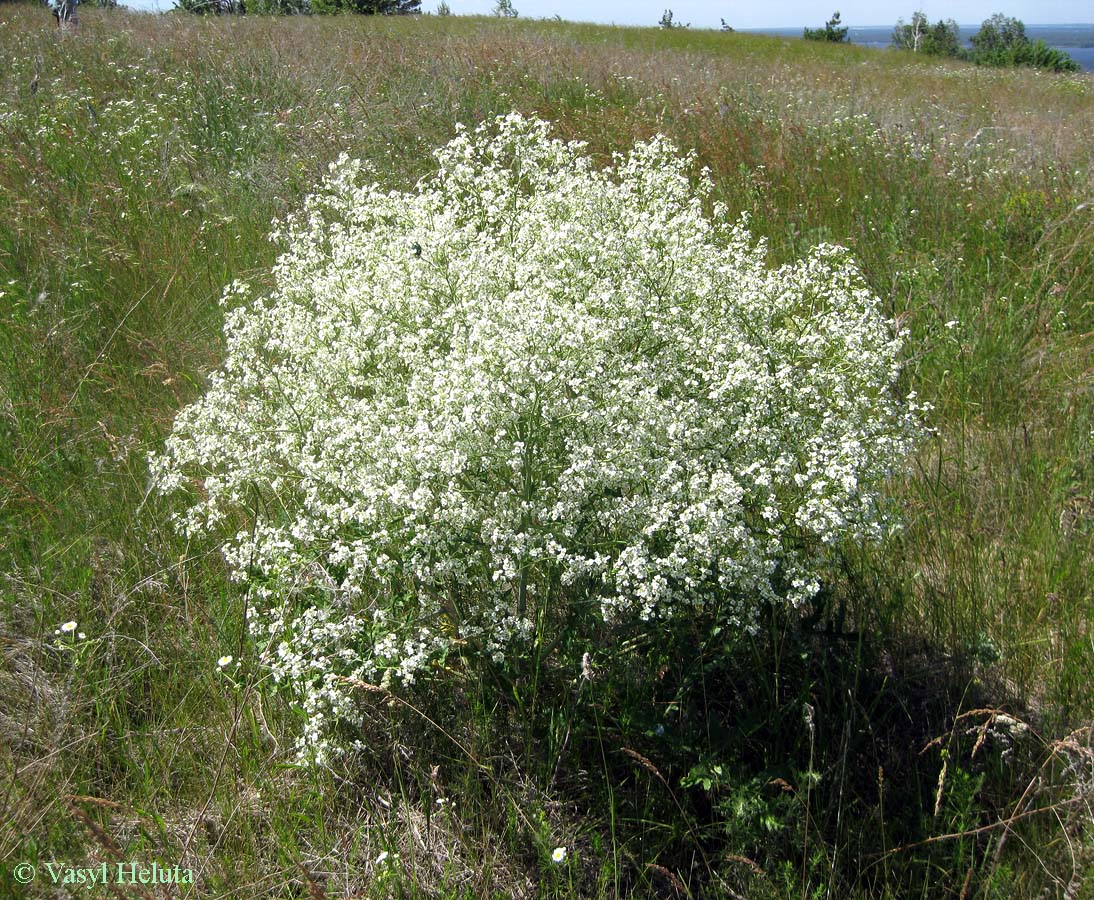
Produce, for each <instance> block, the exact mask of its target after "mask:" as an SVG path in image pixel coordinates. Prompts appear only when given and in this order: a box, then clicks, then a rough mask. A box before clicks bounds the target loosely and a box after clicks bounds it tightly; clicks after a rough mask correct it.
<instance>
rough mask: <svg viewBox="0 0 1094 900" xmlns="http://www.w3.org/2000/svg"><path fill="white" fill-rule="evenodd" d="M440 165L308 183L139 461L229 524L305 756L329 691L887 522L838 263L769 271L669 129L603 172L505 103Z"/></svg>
mask: <svg viewBox="0 0 1094 900" xmlns="http://www.w3.org/2000/svg"><path fill="white" fill-rule="evenodd" d="M436 157H437V162H438V171H437V173H436V174H435V175H434V176H432V177H431V178H429V179H426V180H425V181H424V182H423V183H422V184H421V185H419V187H418V189H417V190H416V191H413V192H410V193H401V192H385V191H383V190H381V188H380V187H379V186H377V185H375V184H372V183H369V180H368V178H367V169H366V167H365V166H364V165H363V164H362V163H360V162H355V161H350V160H348V159H346V158H344V157H343V158H342V159H340V160H339V161H338V162H337V163H335V164H334V165H333V166H332V172H331V175H330V177H329V179H328V180H327V182H326V183H325V185H324V186H323V188H322V190H321V191H320V192H319V193H318V194H317V195H315V196H314V197H312V198H310V199H309V201H308V203H307V205H306V209H305V211H304V213H303V214H301V215H300V216H299V217H297V218H296V219H294V220H291V221H290V222H289V223H288V224H287V226H286V228H285V233H284V235H282V236H283V237H284V238H285V239H287V242H288V250H287V252H286V253H285V254H284V255H283V256H282V257H281V259H280V261H279V263H278V264H277V266H276V268H275V270H274V286H273V289H272V290H271V291H270V292H269V293H267V294H266V295H264V296H260V297H256V298H252V299H250V300H247V299H246V295H247V289H246V288H244V287H243V286H242V285H238V284H237V285H233V286H232V287H231V288H230V289H229V290H228V291H227V292H226V301H230V302H232V303H233V304H234V308H233V309H232V310H231V311H230V312H229V314H228V316H227V322H226V326H225V330H226V335H227V341H228V350H227V358H226V360H225V363H224V366H223V368H222V370H221V371H220V372H219V373H217V374H215V375H214V376H213V377H212V379H211V381H210V384H209V388H208V392H207V393H206V394H205V396H204V397H203V398H202V399H200V400H199V401H198V402H196V403H195V404H193V405H192V406H190V407H189V408H187V409H185V410H183V411H182V412H181V413H180V414H179V416H178V418H177V420H176V423H175V430H174V434H173V435H172V436H171V437H170V439H169V440H168V441H167V444H166V448H165V450H164V452H163V453H162V455H159V456H157V457H155V458H154V459H153V470H154V474H155V477H156V479H157V482H158V484H159V486H160V488H161V489H162V490H164V491H177V490H185V491H188V492H190V496H191V502H190V503H189V505H188V506H187V509H186V512H185V513H184V514H182V515H181V516H180V525H181V527H182V528H184V529H185V530H186V531H187V532H188V533H192V534H197V533H203V532H208V531H210V530H212V529H221V528H225V527H227V528H228V529H229V530H230V531H231V530H233V529H235V528H238V531H235V532H234V534H231V536H230V538H229V540H228V542H227V545H226V547H227V549H226V553H227V558H228V561H229V563H230V565H231V568H232V570H233V572H234V574H235V576H236V577H238V578H239V579H243V580H246V581H248V582H249V583H250V585H251V587H252V589H253V593H252V596H253V597H255V598H256V602H255V603H254V604H253V607H254V609H253V612H252V620H251V623H250V627H251V629H252V634H254V635H255V636H256V637H257V638H258V639H259V640H258V644H259V649H260V651H261V654H262V661H263V662H264V664H265V665H267V666H268V667H269V668H270V669H271V670H272V673H273V675H274V677H275V678H277V679H278V680H288V681H290V682H291V683H292V685H294V686H295V687H297V688H299V689H300V690H301V691H302V696H303V703H304V708H305V709H306V711H307V713H308V716H309V721H310V726H309V728H308V731H307V734H306V735H305V737H304V748H305V749H307V750H309V751H317V752H320V753H321V752H324V749H325V747H326V743H327V735H328V734H329V730H328V725H329V724H331V720H332V719H349V720H351V721H352V719H353V703H352V700H351V698H352V691H353V688H352V686H351V685H350V683H349V682H348V681H347V680H346V679H355V680H363V681H368V682H373V683H382V684H383V685H385V686H389V685H393V684H398V683H412V682H414V681H415V679H417V678H420V677H422V676H423V675H424V674H425V673H427V672H428V671H430V669H431V668H434V667H437V666H439V664H440V663H441V662H442V661H443V660H444V659H445V658H446V657H447V656H448V655H450V654H452V653H453V652H458V653H459V654H460V655H461V656H462V657H463V658H464V659H466V660H472V661H474V660H492V661H494V662H501V661H503V660H506V659H508V658H510V657H511V656H513V657H519V656H520V655H521V654H526V653H527V652H528V649H529V647H530V646H531V642H532V641H533V640H540V641H543V642H544V644H549V640H548V638H550V637H551V636H552V635H554V634H557V633H558V632H559V631H560V630H562V629H565V628H567V627H571V628H572V627H574V622H575V621H577V620H578V619H579V618H580V617H582V616H586V617H588V616H590V611H593V612H594V613H595V615H593V616H592V618H593V619H595V620H596V621H600V622H602V623H607V624H608V625H611V624H612V623H617V622H621V621H629V622H631V623H633V622H639V623H643V622H645V623H650V624H649V626H648V627H651V628H652V627H656V625H655V623H656V622H657V621H659V620H663V619H668V618H670V617H674V616H680V615H687V614H689V613H696V612H699V611H709V610H711V609H716V610H717V615H718V617H719V621H720V623H721V624H723V625H724V626H726V627H737V628H747V627H749V626H750V625H751V624H752V623H753V622H754V618H755V615H756V612H757V610H758V609H759V607H760V605H761V604H762V603H764V602H769V603H791V604H800V603H802V602H804V601H807V600H808V599H809V598H810V597H811V596H812V595H813V594H814V593H815V592H816V591H817V590H818V588H819V581H818V579H819V571H820V567H821V566H822V564H823V563H824V560H825V554H826V552H827V551H828V550H829V549H830V548H831V546H832V545H834V544H836V543H837V542H839V541H842V540H844V539H847V538H877V537H879V536H880V535H881V534H882V533H883V531H884V529H885V527H886V526H885V522H884V517H883V516H882V514H881V512H880V510H879V505H878V490H879V486H880V484H881V482H882V480H883V478H884V477H885V476H886V475H887V474H888V473H889V472H890V470H891V468H892V466H893V465H894V464H896V463H897V462H898V461H899V460H900V459H901V458H902V457H903V456H904V455H905V453H906V452H907V450H908V449H909V447H910V445H911V442H912V441H913V439H914V435H915V426H914V421H913V419H914V415H915V413H916V410H915V409H914V407H913V406H912V405H903V406H902V405H901V404H899V403H898V401H897V400H896V399H895V397H894V394H893V390H892V388H893V381H894V378H895V377H896V375H897V372H898V363H897V357H898V351H899V338H898V337H897V336H894V334H893V333H892V328H891V323H890V322H888V321H887V320H886V319H885V318H884V316H883V314H882V311H881V308H880V302H879V301H878V299H877V298H876V297H874V296H873V295H872V294H871V293H870V292H869V291H868V290H867V289H866V288H865V286H864V285H863V283H862V280H861V278H860V276H859V274H858V272H857V270H856V269H855V267H854V265H853V263H852V262H851V261H850V260H849V259H848V257H847V254H846V253H845V252H844V251H843V250H841V249H839V248H836V247H832V246H820V247H817V248H816V249H815V250H814V251H813V252H812V253H811V254H810V255H809V256H808V258H806V259H804V260H803V261H801V262H800V263H797V264H794V265H787V266H783V267H782V268H779V269H774V270H772V269H770V268H768V267H767V266H766V265H765V263H764V254H765V248H764V246H763V244H762V242H758V241H755V240H754V239H753V238H752V237H750V235H749V233H748V232H747V230H746V227H745V223H740V224H737V225H727V224H724V222H723V220H724V218H725V211H724V210H723V209H722V208H720V207H719V206H718V205H717V204H715V205H714V214H713V217H712V218H708V217H706V216H705V215H704V213H703V202H704V200H707V199H709V195H710V192H711V187H712V186H711V183H710V181H709V179H708V178H707V177H706V175H705V173H703V174H702V175H701V176H700V177H699V179H698V184H697V186H693V185H692V184H691V183H690V182H689V179H688V176H687V173H688V171H689V168H690V166H691V164H692V162H693V161H692V160H690V159H687V158H680V157H679V155H678V154H677V152H676V151H675V150H674V148H673V147H672V146H671V145H670V144H669V143H668V142H667V141H665V140H664V139H662V138H654V139H653V140H651V141H650V142H648V143H643V144H638V145H637V146H635V148H634V150H633V151H632V152H631V153H630V154H629V155H627V156H619V157H617V158H616V160H615V163H614V167H613V168H610V169H608V170H605V171H601V170H598V169H597V168H595V167H594V166H593V164H592V163H591V161H590V160H589V159H588V158H586V157H585V156H583V155H582V145H580V144H577V143H563V142H560V141H557V140H553V139H551V137H550V136H549V131H548V126H547V125H546V124H545V123H543V122H539V121H529V120H526V119H523V118H521V117H520V116H517V115H511V116H508V117H505V118H502V119H499V120H498V121H497V122H495V123H493V124H492V125H491V126H490V127H485V126H484V127H480V128H479V129H477V130H476V131H475V132H473V133H468V132H466V131H463V130H461V131H460V132H459V133H458V135H457V137H456V138H455V139H454V140H453V141H452V142H451V143H450V144H448V145H447V146H446V147H444V148H442V149H441V150H439V151H438V152H437V153H436ZM240 513H244V515H243V516H242V517H241V516H240ZM542 645H543V644H541V646H542Z"/></svg>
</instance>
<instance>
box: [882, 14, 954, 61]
mask: <svg viewBox="0 0 1094 900" xmlns="http://www.w3.org/2000/svg"><path fill="white" fill-rule="evenodd" d="M893 46H894V47H896V48H897V49H898V50H911V51H912V52H913V53H925V54H927V55H928V56H957V55H958V54H959V53H960V52H961V33H960V31H959V30H958V28H957V23H956V22H955V21H954V20H953V19H947V20H945V21H943V20H941V19H940V20H939V21H937V22H936V23H935V24H934V25H931V24H930V22H929V21H928V20H927V17H926V16H925V15H924V14H923V13H922V12H918V11H917V12H914V13H912V21H911V22H908V23H905V21H904V20H903V19H897V23H896V28H895V29H893Z"/></svg>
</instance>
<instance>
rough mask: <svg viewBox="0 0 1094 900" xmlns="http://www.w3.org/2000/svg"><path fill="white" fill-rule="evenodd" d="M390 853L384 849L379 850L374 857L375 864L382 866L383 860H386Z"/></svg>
mask: <svg viewBox="0 0 1094 900" xmlns="http://www.w3.org/2000/svg"><path fill="white" fill-rule="evenodd" d="M390 855H391V854H390V853H388V852H387V851H386V850H381V851H380V855H379V856H377V857H376V865H378V866H382V865H383V864H384V863H385V862H387V858H388V857H389V856H390Z"/></svg>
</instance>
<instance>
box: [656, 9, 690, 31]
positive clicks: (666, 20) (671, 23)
mask: <svg viewBox="0 0 1094 900" xmlns="http://www.w3.org/2000/svg"><path fill="white" fill-rule="evenodd" d="M657 24H658V25H659V26H660V27H661V28H691V23H690V22H688V23H687V24H686V25H685V24H684V23H683V22H677V21H675V20H674V19H673V17H672V10H671V9H666V10H665V11H664V13H662V14H661V21H660V22H658V23H657Z"/></svg>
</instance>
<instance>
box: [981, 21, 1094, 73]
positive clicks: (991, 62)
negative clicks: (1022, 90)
mask: <svg viewBox="0 0 1094 900" xmlns="http://www.w3.org/2000/svg"><path fill="white" fill-rule="evenodd" d="M971 43H972V50H970V51H969V52H968V53H967V54H966V58H968V59H970V60H971V61H972V62H974V63H976V64H977V65H982V66H1031V67H1033V68H1037V69H1047V70H1049V71H1052V72H1078V71H1079V68H1080V67H1079V64H1078V63H1077V62H1075V60H1073V59H1072V58H1071V57H1070V56H1068V55H1067V54H1066V53H1064V52H1063V51H1062V50H1057V49H1056V48H1055V47H1049V46H1048V45H1047V44H1046V43H1045V42H1044V41H1040V40H1039V41H1030V39H1029V38H1028V37H1027V36H1026V26H1025V25H1024V24H1023V23H1022V22H1021V21H1020V20H1019V19H1014V18H1011V17H1009V16H1004V15H1003V14H1002V13H996V14H995V15H993V16H992V17H991V18H989V19H985V20H984V22H983V23H982V24H981V25H980V30H979V31H978V32H976V34H974V35H973V36H972V39H971Z"/></svg>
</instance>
